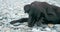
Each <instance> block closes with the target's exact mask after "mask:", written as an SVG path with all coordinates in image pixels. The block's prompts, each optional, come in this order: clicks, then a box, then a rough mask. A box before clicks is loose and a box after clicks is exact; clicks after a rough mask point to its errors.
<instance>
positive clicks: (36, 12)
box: [24, 1, 60, 27]
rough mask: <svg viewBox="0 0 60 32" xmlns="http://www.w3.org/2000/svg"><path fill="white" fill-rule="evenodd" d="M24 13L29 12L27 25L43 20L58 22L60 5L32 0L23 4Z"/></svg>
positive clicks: (59, 19)
mask: <svg viewBox="0 0 60 32" xmlns="http://www.w3.org/2000/svg"><path fill="white" fill-rule="evenodd" d="M24 11H25V13H28V14H29V19H28V26H29V27H33V26H34V24H35V23H36V22H38V21H39V20H41V18H42V17H43V19H42V20H44V23H46V24H48V23H53V24H60V7H57V6H54V5H50V4H48V3H46V2H38V1H34V2H32V3H31V4H27V5H25V6H24Z"/></svg>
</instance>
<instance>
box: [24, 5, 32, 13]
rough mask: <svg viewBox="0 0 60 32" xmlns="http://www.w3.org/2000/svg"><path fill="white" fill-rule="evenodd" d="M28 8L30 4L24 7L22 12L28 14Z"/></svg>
mask: <svg viewBox="0 0 60 32" xmlns="http://www.w3.org/2000/svg"><path fill="white" fill-rule="evenodd" d="M30 8H31V5H30V4H28V5H25V6H24V11H25V13H29V11H30Z"/></svg>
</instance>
